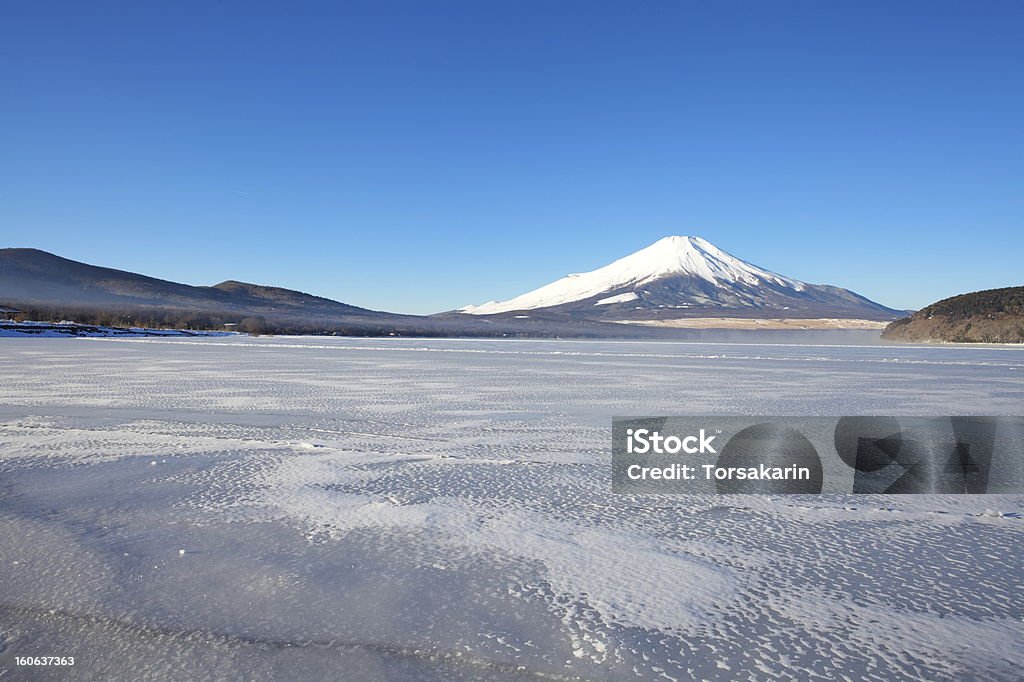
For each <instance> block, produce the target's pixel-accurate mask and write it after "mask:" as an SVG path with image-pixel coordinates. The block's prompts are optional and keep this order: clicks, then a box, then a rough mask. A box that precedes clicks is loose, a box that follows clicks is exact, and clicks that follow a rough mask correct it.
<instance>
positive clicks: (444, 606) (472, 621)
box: [0, 337, 1024, 680]
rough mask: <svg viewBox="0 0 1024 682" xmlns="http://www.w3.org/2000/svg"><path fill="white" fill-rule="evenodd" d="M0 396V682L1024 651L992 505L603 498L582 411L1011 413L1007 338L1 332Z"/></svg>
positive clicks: (739, 674) (671, 674)
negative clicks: (65, 665)
mask: <svg viewBox="0 0 1024 682" xmlns="http://www.w3.org/2000/svg"><path fill="white" fill-rule="evenodd" d="M0 377H2V382H0V541H2V542H0V585H3V586H4V589H3V591H2V596H0V673H2V672H4V671H6V672H7V673H8V674H11V675H14V676H18V675H19V674H22V675H23V674H24V672H25V670H24V669H23V668H22V669H19V668H17V667H16V666H15V665H14V657H15V656H24V655H74V656H76V661H77V662H76V665H75V667H74V669H71V670H62V671H57V670H46V671H44V670H41V669H36V670H35V671H33V674H38V675H41V676H43V677H45V676H46V675H52V676H53V677H54V678H59V677H66V676H68V675H70V676H72V677H78V678H79V679H97V678H111V677H112V678H120V679H132V678H139V677H145V678H148V679H202V678H221V679H240V678H265V677H269V676H275V677H292V678H296V679H301V678H305V677H309V678H316V679H322V678H327V679H338V678H342V679H385V678H391V679H402V678H414V679H535V678H537V677H543V678H544V679H552V678H553V679H737V678H739V679H770V678H780V679H789V678H791V677H792V676H793V674H794V673H793V670H794V668H795V667H799V668H800V669H801V670H802V671H803V672H802V675H801V676H802V677H804V678H806V679H843V677H844V676H845V677H846V678H848V679H880V680H881V679H892V678H910V679H963V678H965V677H977V678H986V679H1017V678H1019V671H1020V669H1021V664H1022V662H1024V650H1022V642H1024V603H1022V597H1021V595H1022V594H1024V569H1022V566H1024V549H1022V548H1024V542H1022V541H1024V522H1022V520H1021V519H1020V518H1019V516H1018V515H1019V513H1020V512H1021V511H1022V506H1024V505H1022V499H1021V497H1020V496H1009V495H989V496H889V497H867V496H857V497H852V496H850V497H844V496H823V497H774V498H773V497H762V496H742V497H716V496H685V497H639V496H637V497H634V496H617V495H613V494H612V493H611V492H610V466H609V462H610V430H611V429H610V426H611V417H612V415H616V414H685V413H704V414H715V413H717V414H745V413H753V414H886V413H891V414H908V415H909V414H922V415H936V414H1019V413H1020V411H1021V406H1022V405H1024V349H1021V348H1013V347H970V348H965V347H952V346H950V347H911V346H846V347H844V346H830V345H811V344H806V345H797V344H790V345H758V344H724V343H723V344H682V343H640V342H596V341H594V342H588V341H497V340H432V341H426V340H401V339H388V340H381V339H365V340H356V339H323V338H295V337H292V338H260V339H250V338H241V337H230V338H209V339H144V340H131V339H41V338H32V339H4V340H2V341H0ZM182 552H184V553H182ZM143 673H144V674H143Z"/></svg>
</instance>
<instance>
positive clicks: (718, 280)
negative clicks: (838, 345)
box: [456, 235, 905, 321]
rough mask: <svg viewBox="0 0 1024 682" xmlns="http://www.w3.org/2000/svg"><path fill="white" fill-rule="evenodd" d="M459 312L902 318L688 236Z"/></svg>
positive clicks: (630, 316)
mask: <svg viewBox="0 0 1024 682" xmlns="http://www.w3.org/2000/svg"><path fill="white" fill-rule="evenodd" d="M456 312H458V313H462V314H466V315H474V316H494V315H504V314H510V313H529V314H551V313H554V314H562V315H570V316H573V317H577V318H590V319H603V320H608V321H615V320H635V319H639V318H642V317H644V316H645V315H646V316H651V315H653V316H654V317H655V318H657V319H670V318H681V317H718V316H723V315H724V316H727V317H769V316H770V317H804V318H806V317H846V318H863V319H872V320H889V319H895V318H897V317H899V316H900V315H902V314H905V311H898V310H895V309H893V308H889V307H887V306H884V305H881V304H879V303H876V302H874V301H871V300H870V299H868V298H866V297H864V296H861V295H859V294H856V293H854V292H852V291H850V290H848V289H843V288H841V287H836V286H832V285H826V284H808V283H806V282H802V281H800V280H797V279H794V278H791V277H786V276H784V275H780V274H778V273H776V272H772V271H770V270H767V269H765V268H762V267H760V266H757V265H754V264H753V263H750V262H749V261H745V260H742V259H740V258H737V257H736V256H733V255H732V254H729V253H727V252H726V251H724V250H722V249H719V248H718V247H716V246H715V245H714V244H712V243H711V242H709V241H707V240H705V239H703V238H701V237H697V236H692V235H687V236H669V237H664V238H662V239H659V240H658V241H656V242H654V243H653V244H651V245H649V246H647V247H645V248H643V249H640V250H639V251H636V252H634V253H632V254H629V255H628V256H625V257H623V258H620V259H618V260H616V261H613V262H612V263H610V264H608V265H606V266H603V267H601V268H598V269H596V270H591V271H589V272H584V273H576V274H571V275H567V276H565V277H563V278H561V279H559V280H556V281H554V282H551V283H550V284H547V285H544V286H542V287H539V288H538V289H534V290H532V291H529V292H526V293H524V294H521V295H519V296H516V297H514V298H512V299H509V300H507V301H502V302H498V301H491V302H488V303H484V304H481V305H469V306H464V307H463V308H459V309H458V310H457V311H456Z"/></svg>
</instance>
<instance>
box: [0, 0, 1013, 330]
mask: <svg viewBox="0 0 1024 682" xmlns="http://www.w3.org/2000/svg"><path fill="white" fill-rule="evenodd" d="M1022 33H1024V4H1022V3H1020V2H989V1H986V2H967V1H964V2H946V1H942V0H933V1H929V2H877V3H873V2H865V1H863V0H859V1H857V2H818V1H815V2H797V1H788V0H787V1H786V2H764V3H753V2H728V1H725V2H707V3H693V2H626V1H623V2H596V1H588V2H567V1H561V0H548V1H546V2H533V1H531V0H517V1H516V2H498V1H497V0H486V1H484V2H480V1H479V0H474V1H471V2H445V1H440V0H438V1H436V2H409V3H405V2H395V1H390V0H375V1H372V2H347V1H346V2H335V1H332V2H295V3H285V2H268V3H259V2H251V1H249V2H233V1H225V2H217V3H215V2H207V1H204V2H173V3H172V2H167V3H157V2H102V1H101V2H89V3H83V2H65V3H51V2H45V1H42V0H34V1H33V2H20V3H14V2H8V3H3V5H2V7H0V79H2V81H0V82H2V84H3V97H2V106H0V129H2V130H3V145H2V151H0V246H33V247H37V248H42V249H45V250H48V251H53V252H55V253H58V254H60V255H63V256H66V257H69V258H74V259H76V260H83V261H86V262H91V263H96V264H101V265H107V266H111V267H117V268H122V269H127V270H133V271H137V272H143V273H145V274H149V275H154V276H158V277H163V278H167V279H173V280H176V281H184V282H188V283H190V284H214V283H216V282H219V281H222V280H224V279H241V280H246V281H252V282H259V283H265V284H275V285H280V286H287V287H290V288H295V289H300V290H304V291H309V292H312V293H316V294H320V295H324V296H328V297H331V298H335V299H338V300H342V301H345V302H349V303H353V304H356V305H362V306H367V307H373V308H379V309H387V310H394V311H400V312H418V313H424V312H437V311H440V310H445V309H450V308H454V307H458V306H461V305H463V304H466V303H479V302H482V301H486V300H489V299H495V298H496V299H504V298H509V297H512V296H514V295H516V294H519V293H522V292H523V291H526V290H528V289H532V288H534V287H536V286H539V285H541V284H544V283H547V282H548V281H551V280H553V279H556V278H558V277H560V276H562V275H564V274H566V273H567V272H575V271H583V270H589V269H593V268H595V267H598V266H601V265H604V264H606V263H607V262H609V261H611V260H614V259H615V258H618V257H620V256H623V255H626V254H627V253H630V252H632V251H635V250H637V249H639V248H641V247H643V246H646V245H647V244H649V243H651V242H653V241H655V240H656V239H658V238H660V237H662V236H665V235H668V234H698V235H701V236H703V237H705V238H706V239H708V240H710V241H712V242H713V243H715V244H716V245H718V246H720V247H721V248H723V249H725V250H727V251H730V252H731V253H733V254H734V255H736V256H739V257H741V258H744V259H746V260H750V261H753V262H754V263H757V264H758V265H762V266H764V267H768V268H770V269H773V270H776V271H778V272H781V273H783V274H786V275H790V276H793V277H797V278H800V279H803V280H806V281H810V282H815V283H830V284H837V285H840V286H844V287H848V288H851V289H854V290H855V291H858V292H859V293H862V294H864V295H867V296H869V297H870V298H873V299H875V300H878V301H879V302H881V303H884V304H887V305H890V306H894V307H920V306H923V305H925V304H927V303H929V302H931V301H933V300H936V299H938V298H943V297H945V296H949V295H952V294H955V293H960V292H963V291H969V290H976V289H983V288H992V287H998V286H1008V285H1020V284H1024V267H1022V262H1021V254H1024V229H1022V227H1024V225H1022V223H1024V220H1022V219H1024V186H1022V185H1024V142H1022V137H1024V136H1022V125H1024V88H1022V87H1021V80H1020V79H1021V73H1022V70H1024V41H1022V40H1021V39H1020V36H1021V35H1022Z"/></svg>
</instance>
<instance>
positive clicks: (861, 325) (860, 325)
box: [616, 317, 889, 331]
mask: <svg viewBox="0 0 1024 682" xmlns="http://www.w3.org/2000/svg"><path fill="white" fill-rule="evenodd" d="M616 324H634V325H640V326H644V327H666V328H670V329H808V330H814V329H878V330H879V331H881V330H882V329H885V327H886V326H887V325H888V324H889V323H888V322H887V321H879V320H856V319H845V318H831V317H823V318H817V319H800V318H777V319H756V318H737V317H688V318H680V319H675V320H623V321H618V322H616Z"/></svg>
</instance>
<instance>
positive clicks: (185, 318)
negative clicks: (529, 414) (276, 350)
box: [0, 303, 646, 338]
mask: <svg viewBox="0 0 1024 682" xmlns="http://www.w3.org/2000/svg"><path fill="white" fill-rule="evenodd" d="M0 307H4V308H13V309H16V310H17V312H13V313H0V319H3V318H7V319H10V320H14V321H16V322H24V321H36V322H61V321H69V322H77V323H79V324H83V325H97V326H102V327H116V328H127V327H144V328H147V329H185V330H194V331H238V332H244V333H247V334H256V335H262V334H268V335H270V334H276V335H336V336H413V337H451V336H470V337H483V338H486V337H518V336H522V337H555V336H560V335H571V336H577V337H583V338H587V337H595V338H600V337H604V336H607V332H605V333H601V332H600V331H597V330H596V329H591V328H588V327H587V326H585V325H584V326H581V327H579V328H577V329H566V328H564V327H563V328H557V329H556V328H544V327H537V328H529V329H527V328H524V327H523V326H519V327H518V328H516V327H510V326H509V325H502V324H498V325H492V324H489V323H486V322H482V321H480V320H475V319H470V320H446V321H441V320H435V319H431V318H416V317H412V316H408V317H402V318H400V319H401V321H400V323H396V321H395V320H394V319H392V317H387V318H384V319H381V318H376V317H374V316H365V317H353V318H351V319H340V318H331V317H328V316H325V317H313V316H309V317H301V318H300V317H295V316H289V315H287V314H281V315H253V314H251V313H250V314H244V313H232V312H231V311H196V310H184V309H180V308H155V307H154V308H149V307H123V308H117V307H106V306H105V307H102V308H99V307H90V306H82V305H39V304H25V303H16V304H13V303H0ZM622 331H623V332H626V331H627V330H622ZM644 331H646V330H640V332H641V334H642V333H643V332H644ZM628 332H635V330H628Z"/></svg>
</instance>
